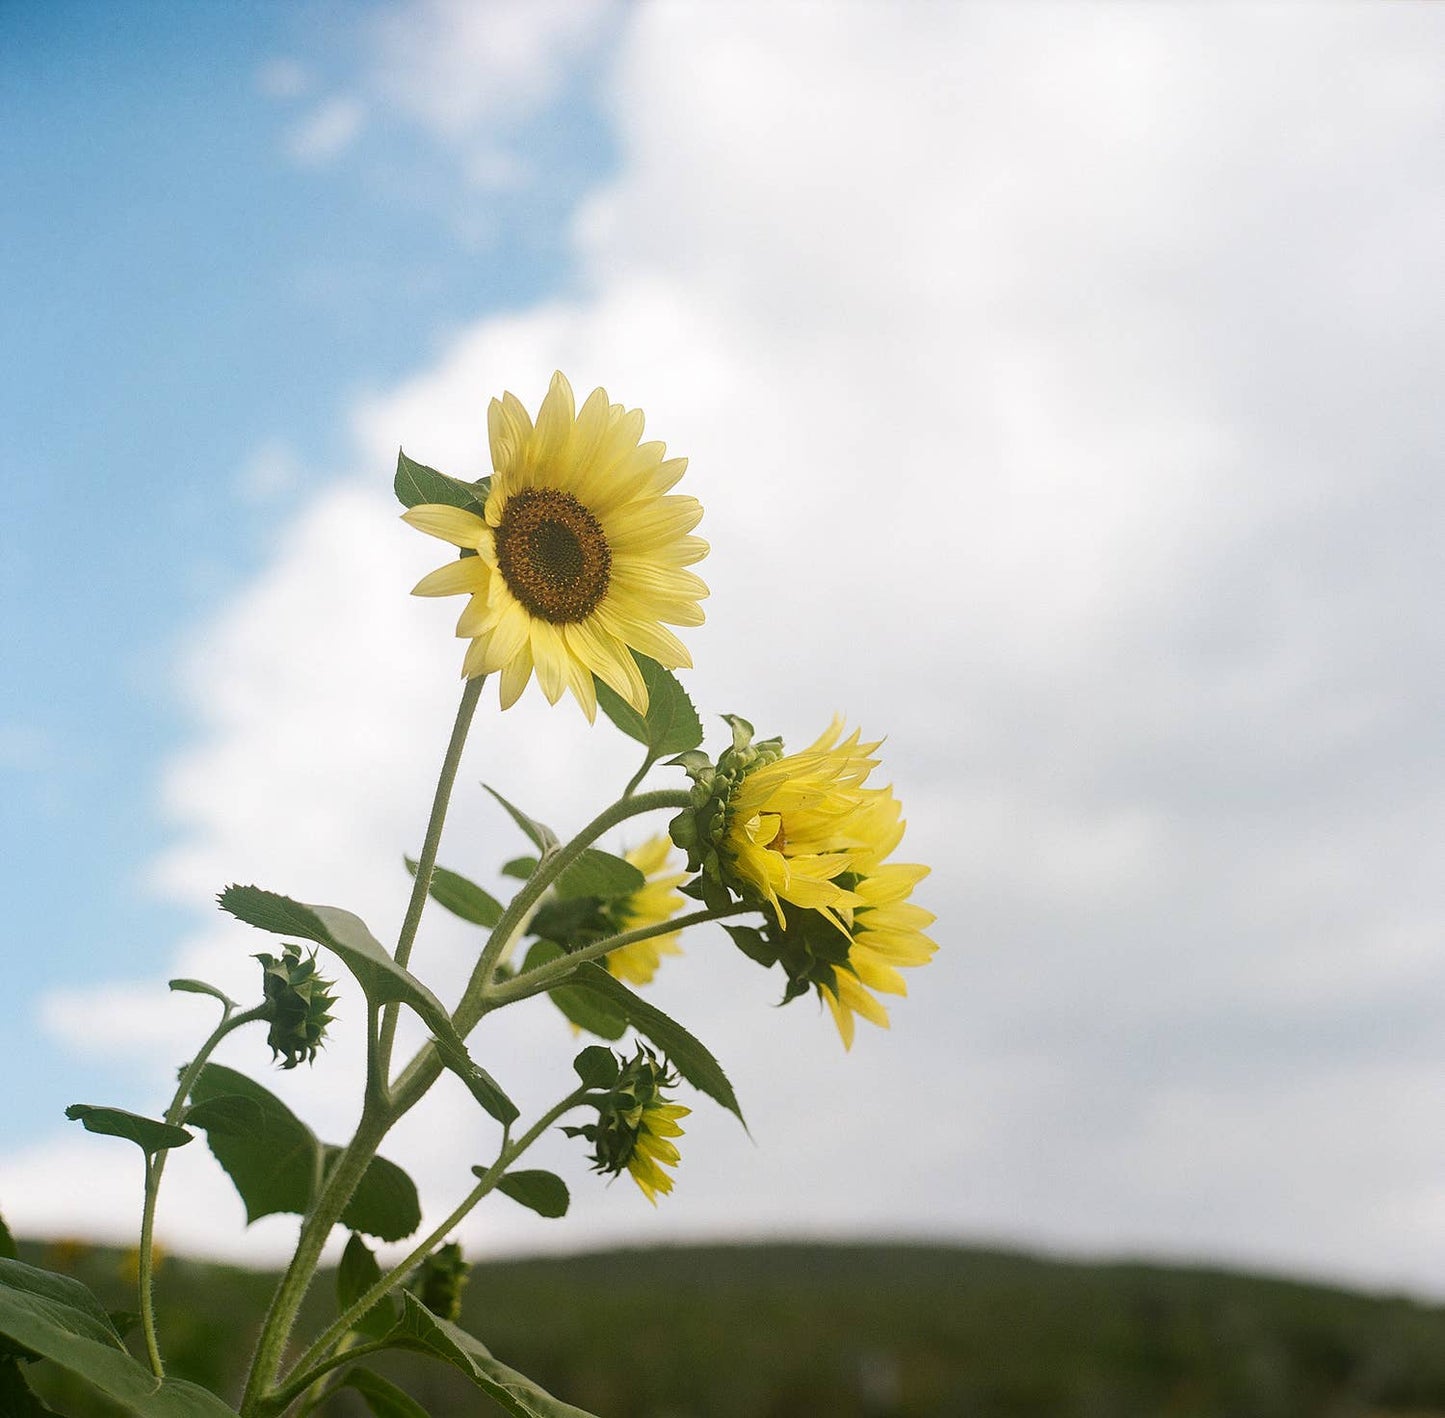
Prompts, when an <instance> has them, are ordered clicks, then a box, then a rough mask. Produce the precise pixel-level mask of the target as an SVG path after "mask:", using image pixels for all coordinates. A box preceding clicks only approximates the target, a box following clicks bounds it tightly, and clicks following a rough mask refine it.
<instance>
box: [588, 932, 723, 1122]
mask: <svg viewBox="0 0 1445 1418" xmlns="http://www.w3.org/2000/svg"><path fill="white" fill-rule="evenodd" d="M572 979H573V982H574V983H575V984H576V985H578V986H579V987H580V988H583V989H587V990H591V991H592V992H593V993H594V994H598V995H600V996H601V997H602V998H603V999H605V1000H607V1001H608V1002H609V1003H611V1004H612V1005H613V1006H614V1007H615V1008H617V1009H620V1010H621V1011H622V1012H623V1013H624V1014H625V1015H626V1016H627V1022H628V1023H629V1024H631V1025H632V1027H633V1028H634V1029H636V1030H637V1032H638V1033H639V1034H641V1035H643V1036H644V1037H645V1038H647V1039H650V1040H651V1041H652V1042H653V1043H654V1044H656V1045H657V1047H658V1048H659V1049H661V1050H662V1052H663V1053H665V1054H666V1055H667V1057H668V1060H669V1061H670V1062H671V1064H672V1066H673V1067H674V1068H675V1069H677V1071H678V1072H679V1073H680V1074H681V1075H682V1076H683V1077H684V1078H685V1079H687V1081H688V1082H689V1083H691V1084H692V1086H693V1087H694V1088H697V1089H699V1090H700V1091H701V1092H703V1093H706V1094H707V1095H708V1097H709V1098H713V1099H715V1100H716V1101H717V1102H719V1103H721V1104H722V1105H723V1107H724V1108H726V1109H727V1110H728V1111H729V1112H730V1113H732V1114H734V1115H735V1116H736V1118H737V1120H738V1121H739V1122H741V1123H743V1125H744V1126H745V1127H746V1126H747V1124H746V1123H745V1122H743V1114H742V1109H740V1108H739V1107H738V1100H737V1097H736V1095H735V1094H734V1093H733V1086H732V1084H731V1083H729V1082H728V1079H727V1075H726V1074H725V1073H724V1072H723V1070H722V1065H721V1064H720V1063H718V1061H717V1060H716V1059H715V1058H714V1057H713V1055H712V1052H711V1050H709V1049H708V1047H707V1045H706V1044H704V1043H703V1042H702V1041H701V1040H700V1039H698V1038H696V1037H695V1036H694V1035H693V1034H691V1033H690V1032H689V1031H688V1030H687V1029H685V1028H683V1026H682V1025H681V1024H679V1023H678V1022H677V1020H675V1019H673V1018H671V1017H670V1016H668V1015H666V1014H664V1013H663V1012H662V1011H661V1010H660V1009H658V1008H657V1007H656V1006H655V1005H651V1004H648V1002H647V1001H646V1000H645V999H642V998H641V997H640V996H639V995H636V994H634V993H633V992H632V991H631V990H629V989H628V988H627V986H626V985H624V984H623V983H622V981H621V980H618V979H615V978H614V977H613V976H611V975H609V974H608V973H607V971H606V970H604V969H603V968H602V967H601V966H600V965H596V964H594V963H593V962H592V961H590V960H589V961H584V962H583V963H582V964H581V965H579V966H578V967H577V973H576V974H575V975H574V976H573V977H572Z"/></svg>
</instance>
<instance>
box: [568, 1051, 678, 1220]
mask: <svg viewBox="0 0 1445 1418" xmlns="http://www.w3.org/2000/svg"><path fill="white" fill-rule="evenodd" d="M619 1064H620V1068H619V1070H618V1074H617V1079H616V1081H615V1082H614V1083H613V1085H612V1087H611V1088H610V1089H608V1091H607V1092H606V1094H604V1095H603V1096H601V1097H599V1098H594V1099H592V1100H591V1101H592V1106H594V1107H595V1108H596V1109H597V1121H596V1122H595V1123H588V1124H587V1125H586V1126H585V1127H564V1128H563V1129H562V1131H563V1132H565V1133H566V1134H567V1135H568V1136H569V1137H582V1138H586V1139H587V1141H588V1142H590V1143H591V1144H592V1169H593V1171H596V1172H601V1173H603V1174H604V1175H607V1176H614V1177H615V1176H620V1175H621V1174H622V1173H623V1172H624V1171H625V1172H626V1173H627V1174H628V1175H629V1176H630V1177H631V1178H632V1180H633V1181H634V1182H636V1183H637V1185H638V1186H639V1187H640V1188H641V1189H642V1194H643V1196H645V1197H646V1198H647V1199H648V1201H650V1202H651V1203H652V1204H653V1205H654V1206H656V1205H657V1198H658V1197H659V1196H666V1195H667V1194H668V1193H669V1192H670V1191H671V1190H672V1177H671V1176H670V1175H669V1174H668V1173H667V1172H665V1171H663V1168H664V1167H676V1166H677V1164H678V1162H679V1161H680V1160H681V1154H680V1153H679V1152H678V1150H677V1144H676V1143H674V1142H673V1141H672V1139H673V1138H675V1137H681V1136H682V1127H681V1126H680V1124H679V1123H678V1119H679V1118H685V1117H687V1115H688V1114H689V1113H690V1112H691V1111H692V1109H691V1108H685V1107H683V1105H682V1104H681V1103H669V1102H668V1101H667V1098H666V1097H665V1096H664V1090H667V1089H671V1088H673V1087H675V1086H676V1084H677V1075H676V1074H675V1073H673V1072H672V1070H671V1069H670V1068H669V1067H668V1065H667V1062H666V1060H662V1061H659V1060H658V1058H657V1056H656V1055H655V1054H654V1053H653V1052H652V1050H651V1049H648V1048H646V1047H645V1046H643V1045H639V1046H638V1049H637V1053H636V1055H634V1057H632V1058H631V1059H626V1060H623V1059H619Z"/></svg>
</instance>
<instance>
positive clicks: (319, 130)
mask: <svg viewBox="0 0 1445 1418" xmlns="http://www.w3.org/2000/svg"><path fill="white" fill-rule="evenodd" d="M365 122H366V106H365V105H364V104H363V103H362V102H361V100H360V99H358V98H356V97H354V96H353V95H350V94H340V95H335V96H333V97H331V98H328V99H325V100H323V101H322V102H321V103H318V104H317V105H316V106H315V107H314V108H313V109H312V110H311V112H310V113H309V114H308V115H307V116H306V117H305V118H303V119H302V120H301V121H300V122H299V123H297V124H296V126H295V127H294V128H293V129H292V130H291V134H290V137H289V139H288V140H287V149H288V151H289V152H290V155H291V157H292V158H293V159H294V160H295V161H296V162H298V163H301V164H302V165H303V166H305V167H314V166H318V165H320V164H322V163H327V162H330V161H331V160H332V159H333V158H336V157H339V156H340V155H341V154H342V153H344V152H345V151H346V150H347V149H348V148H349V147H350V146H351V145H352V143H354V142H355V141H356V139H357V137H358V136H359V135H360V133H361V130H362V127H363V126H364V125H365Z"/></svg>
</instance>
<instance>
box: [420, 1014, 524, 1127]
mask: <svg viewBox="0 0 1445 1418" xmlns="http://www.w3.org/2000/svg"><path fill="white" fill-rule="evenodd" d="M432 1045H433V1047H434V1048H435V1049H436V1051H437V1057H438V1058H440V1059H441V1061H442V1063H443V1064H445V1065H446V1067H447V1068H449V1069H450V1070H451V1071H452V1072H453V1073H454V1074H456V1076H457V1077H458V1078H460V1079H461V1081H462V1082H463V1083H464V1084H465V1085H466V1087H467V1092H469V1093H470V1094H471V1095H472V1097H473V1098H475V1099H476V1100H477V1102H478V1103H480V1104H481V1105H482V1107H483V1108H484V1109H485V1110H486V1111H487V1112H488V1113H490V1114H491V1116H492V1117H494V1118H495V1119H496V1120H497V1121H498V1122H499V1123H501V1124H502V1126H503V1127H506V1126H507V1125H508V1124H509V1123H514V1122H516V1120H517V1118H518V1117H519V1116H520V1114H519V1112H518V1110H517V1105H516V1104H515V1103H514V1102H512V1100H511V1099H510V1098H509V1097H507V1094H506V1091H505V1090H504V1089H503V1088H502V1085H501V1084H500V1083H498V1082H497V1080H496V1079H495V1078H493V1077H492V1075H491V1074H489V1073H488V1072H487V1071H486V1069H484V1068H483V1067H482V1066H481V1065H480V1064H479V1063H477V1061H476V1060H475V1059H474V1058H472V1056H471V1055H470V1054H469V1053H468V1052H467V1049H466V1045H465V1044H463V1043H462V1041H461V1040H460V1039H459V1038H458V1037H457V1035H456V1031H455V1030H451V1031H449V1032H448V1033H447V1034H446V1035H445V1036H442V1035H436V1036H434V1037H433V1038H432Z"/></svg>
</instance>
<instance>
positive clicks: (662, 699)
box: [596, 651, 702, 761]
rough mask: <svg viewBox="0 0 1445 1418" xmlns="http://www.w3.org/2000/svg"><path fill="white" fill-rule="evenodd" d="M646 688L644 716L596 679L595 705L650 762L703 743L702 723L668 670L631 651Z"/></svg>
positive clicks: (675, 678)
mask: <svg viewBox="0 0 1445 1418" xmlns="http://www.w3.org/2000/svg"><path fill="white" fill-rule="evenodd" d="M633 657H634V658H635V659H636V661H637V667H638V669H640V670H641V671H642V679H643V682H644V683H645V684H646V685H647V713H646V714H645V715H644V714H639V713H638V712H637V710H636V709H634V708H633V707H632V705H630V704H629V703H628V702H627V701H626V700H625V699H623V698H622V696H621V695H620V694H618V693H617V691H616V690H614V689H612V688H611V687H610V686H608V685H605V684H603V683H602V681H601V680H600V679H599V680H597V682H596V683H597V703H598V704H599V705H600V706H601V709H602V712H603V713H604V714H606V715H607V717H608V718H609V719H611V720H612V722H613V723H614V724H616V725H617V727H618V728H619V729H621V730H622V732H623V733H624V734H626V735H628V737H629V738H634V739H636V740H637V741H638V743H640V744H643V745H644V746H645V747H646V749H647V756H648V757H649V758H650V759H652V760H654V761H655V760H657V759H659V758H665V757H667V756H668V755H669V754H673V753H684V752H686V750H688V749H690V748H696V747H697V746H698V744H700V743H701V742H702V721H701V720H700V719H699V718H698V716H697V710H696V709H695V708H694V707H693V703H692V700H691V699H689V698H688V696H687V691H686V690H685V689H684V688H683V687H682V685H681V684H680V683H679V682H678V679H677V676H676V675H674V674H673V673H672V671H671V670H665V669H663V667H662V666H661V665H659V664H658V663H657V661H656V660H653V659H650V658H648V656H646V655H642V654H638V653H637V652H636V651H633Z"/></svg>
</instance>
